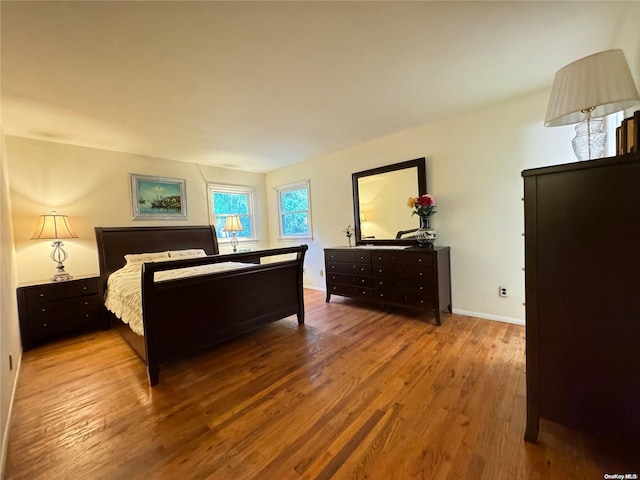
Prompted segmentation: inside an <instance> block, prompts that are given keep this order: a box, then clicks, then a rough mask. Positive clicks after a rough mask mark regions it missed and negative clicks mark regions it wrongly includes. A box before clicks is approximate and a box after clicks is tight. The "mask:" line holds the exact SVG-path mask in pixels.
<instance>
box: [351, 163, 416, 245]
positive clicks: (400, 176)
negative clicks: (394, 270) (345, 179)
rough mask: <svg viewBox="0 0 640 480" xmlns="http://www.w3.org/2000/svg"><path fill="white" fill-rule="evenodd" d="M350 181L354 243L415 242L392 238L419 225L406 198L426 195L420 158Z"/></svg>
mask: <svg viewBox="0 0 640 480" xmlns="http://www.w3.org/2000/svg"><path fill="white" fill-rule="evenodd" d="M352 180H353V202H354V223H355V238H356V244H366V243H371V244H413V243H416V241H415V239H406V238H403V239H400V240H396V236H397V234H398V232H401V231H407V230H409V236H411V235H410V232H411V230H413V229H416V228H418V226H419V220H418V218H417V217H415V216H412V215H411V209H409V208H408V207H407V199H408V198H409V197H415V196H418V195H422V194H424V193H426V190H427V187H426V184H427V181H426V166H425V159H424V158H418V159H415V160H409V161H407V162H401V163H396V164H393V165H387V166H384V167H379V168H374V169H372V170H366V171H364V172H357V173H354V174H353V175H352Z"/></svg>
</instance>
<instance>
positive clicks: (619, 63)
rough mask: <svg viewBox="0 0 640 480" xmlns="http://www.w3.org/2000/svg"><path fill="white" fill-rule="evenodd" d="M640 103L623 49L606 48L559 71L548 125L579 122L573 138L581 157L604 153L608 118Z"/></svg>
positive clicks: (591, 156)
mask: <svg viewBox="0 0 640 480" xmlns="http://www.w3.org/2000/svg"><path fill="white" fill-rule="evenodd" d="M639 102H640V97H639V96H638V90H637V89H636V85H635V83H634V82H633V77H632V76H631V71H630V70H629V65H628V64H627V60H626V58H625V56H624V53H623V51H622V50H606V51H604V52H599V53H594V54H593V55H589V56H588V57H584V58H581V59H579V60H576V61H575V62H573V63H570V64H569V65H566V66H565V67H562V68H561V69H560V70H558V72H557V73H556V76H555V78H554V80H553V87H552V88H551V97H550V98H549V106H548V107H547V115H546V117H545V121H544V126H545V127H558V126H561V125H571V124H574V123H577V125H576V127H575V128H576V136H575V138H574V139H573V140H572V142H571V145H572V146H573V153H575V155H576V157H577V158H578V160H591V159H593V158H600V157H602V156H603V155H604V148H605V145H606V140H607V134H606V132H605V131H604V129H603V128H602V126H603V120H602V118H600V117H604V116H606V115H609V114H611V113H615V112H619V111H620V110H624V109H626V108H629V107H632V106H634V105H636V104H638V103H639Z"/></svg>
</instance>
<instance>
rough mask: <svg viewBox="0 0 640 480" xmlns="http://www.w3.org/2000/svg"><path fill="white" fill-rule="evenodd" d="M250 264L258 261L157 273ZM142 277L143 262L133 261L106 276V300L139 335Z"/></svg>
mask: <svg viewBox="0 0 640 480" xmlns="http://www.w3.org/2000/svg"><path fill="white" fill-rule="evenodd" d="M162 260H164V259H162ZM162 260H161V261H162ZM156 261H158V260H156ZM250 266H255V265H253V264H251V263H239V262H223V263H212V264H207V265H198V266H195V267H187V268H180V269H175V270H163V271H161V272H156V273H155V281H156V282H163V281H167V280H173V279H176V278H183V277H193V276H198V275H205V274H207V273H215V272H224V271H227V270H234V269H239V268H246V267H250ZM141 277H142V262H135V263H133V262H131V263H128V264H127V265H125V266H124V267H123V268H121V269H120V270H116V271H115V272H113V273H112V274H111V275H110V276H109V279H108V280H107V292H106V294H105V299H104V304H105V306H106V307H107V309H108V310H109V311H111V312H113V313H114V314H115V316H116V317H118V318H119V319H120V320H122V321H123V322H124V323H126V324H128V325H129V327H130V328H131V330H133V331H134V332H135V333H137V334H138V335H144V326H143V324H142V292H141V290H142V288H141V284H142V278H141Z"/></svg>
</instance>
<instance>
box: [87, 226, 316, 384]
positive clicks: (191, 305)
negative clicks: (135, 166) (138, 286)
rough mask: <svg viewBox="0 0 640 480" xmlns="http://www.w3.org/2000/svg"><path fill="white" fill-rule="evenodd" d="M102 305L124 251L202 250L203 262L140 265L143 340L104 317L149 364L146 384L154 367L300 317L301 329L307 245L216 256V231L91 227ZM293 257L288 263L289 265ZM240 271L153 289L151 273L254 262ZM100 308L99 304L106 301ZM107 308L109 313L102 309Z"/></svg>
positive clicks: (202, 228) (153, 375)
mask: <svg viewBox="0 0 640 480" xmlns="http://www.w3.org/2000/svg"><path fill="white" fill-rule="evenodd" d="M95 232H96V240H97V242H98V255H99V262H100V279H101V289H100V291H101V297H102V298H101V300H104V298H103V297H104V294H103V293H102V292H105V291H106V286H107V279H108V277H109V275H110V274H111V273H113V272H114V271H116V270H118V269H119V268H122V267H123V266H124V265H125V263H126V261H125V259H124V256H125V255H126V254H128V253H147V252H160V251H166V250H182V249H189V248H202V249H204V251H205V252H206V253H207V255H208V256H207V257H202V258H193V259H183V260H174V261H171V262H159V263H145V264H144V265H143V268H142V271H143V273H142V311H143V322H144V332H145V334H144V336H142V337H141V336H139V335H136V334H135V333H134V332H133V331H132V330H131V329H130V328H129V327H128V326H127V325H125V324H124V323H123V322H121V321H120V320H118V319H117V318H116V317H115V316H114V315H113V314H111V313H110V312H107V313H108V314H109V315H111V316H112V317H113V319H115V320H116V321H115V322H113V324H114V325H116V326H117V327H118V329H119V331H120V332H121V334H122V335H123V337H124V338H125V340H127V342H128V343H129V344H130V345H131V347H132V348H133V349H134V350H135V351H136V352H137V353H138V354H139V355H140V357H141V358H142V359H143V360H144V361H145V363H146V365H147V372H148V376H149V384H150V385H151V386H153V385H156V384H157V383H158V381H159V366H160V365H161V364H163V363H166V362H168V361H171V360H175V359H177V358H181V357H184V356H186V355H189V354H192V353H194V352H197V351H199V350H203V349H205V348H208V347H210V346H213V345H216V344H219V343H222V342H224V341H226V340H229V339H231V338H234V337H237V336H240V335H242V334H244V333H247V332H249V331H251V330H254V329H256V328H258V327H260V326H261V325H264V324H267V323H270V322H273V321H276V320H279V319H282V318H285V317H288V316H290V315H294V314H295V315H297V319H298V324H300V325H302V324H304V297H303V290H302V273H303V264H304V255H305V252H306V251H307V248H308V247H307V245H300V246H297V247H290V248H277V249H271V250H259V251H252V252H246V253H234V254H228V255H218V253H219V250H218V241H217V237H216V232H215V228H214V227H213V226H211V225H205V226H180V227H115V228H113V227H111V228H103V227H96V228H95ZM291 254H295V255H294V258H293V259H289V257H291V256H292V255H291ZM279 255H286V257H284V258H287V259H285V260H281V259H280V258H283V257H280V258H276V259H272V261H271V262H270V263H257V264H254V265H251V266H249V267H246V268H244V269H240V270H234V271H228V272H219V273H212V274H207V275H200V276H197V277H189V278H182V279H176V280H170V281H165V282H159V283H155V282H154V281H153V278H154V273H155V272H159V271H162V270H169V269H173V268H177V267H188V266H195V265H203V264H210V263H220V262H229V261H235V262H245V263H254V262H256V261H257V259H262V258H265V257H273V256H279ZM103 303H104V301H103ZM105 310H106V309H105Z"/></svg>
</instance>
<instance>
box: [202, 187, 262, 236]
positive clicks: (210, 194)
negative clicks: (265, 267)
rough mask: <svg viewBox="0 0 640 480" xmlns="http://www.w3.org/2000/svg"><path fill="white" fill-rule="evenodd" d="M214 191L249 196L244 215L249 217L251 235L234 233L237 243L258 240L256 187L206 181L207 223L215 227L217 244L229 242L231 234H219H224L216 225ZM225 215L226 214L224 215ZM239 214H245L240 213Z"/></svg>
mask: <svg viewBox="0 0 640 480" xmlns="http://www.w3.org/2000/svg"><path fill="white" fill-rule="evenodd" d="M214 193H235V194H240V195H248V196H249V202H248V205H249V213H248V214H247V215H246V216H248V217H249V222H250V224H251V232H252V234H253V235H252V236H250V237H243V236H239V235H236V238H237V239H238V242H239V243H243V242H257V241H258V240H259V236H258V231H257V225H258V222H257V214H258V212H257V210H256V189H255V188H254V187H249V186H246V185H232V184H225V183H214V182H207V200H208V202H207V203H208V204H209V224H210V225H213V226H214V227H215V229H216V237H217V240H218V244H230V243H231V238H232V236H228V237H226V236H221V234H222V235H224V232H221V231H220V232H219V231H218V227H217V225H216V214H215V205H214ZM224 216H225V217H227V215H224ZM240 216H245V214H241V215H240Z"/></svg>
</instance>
